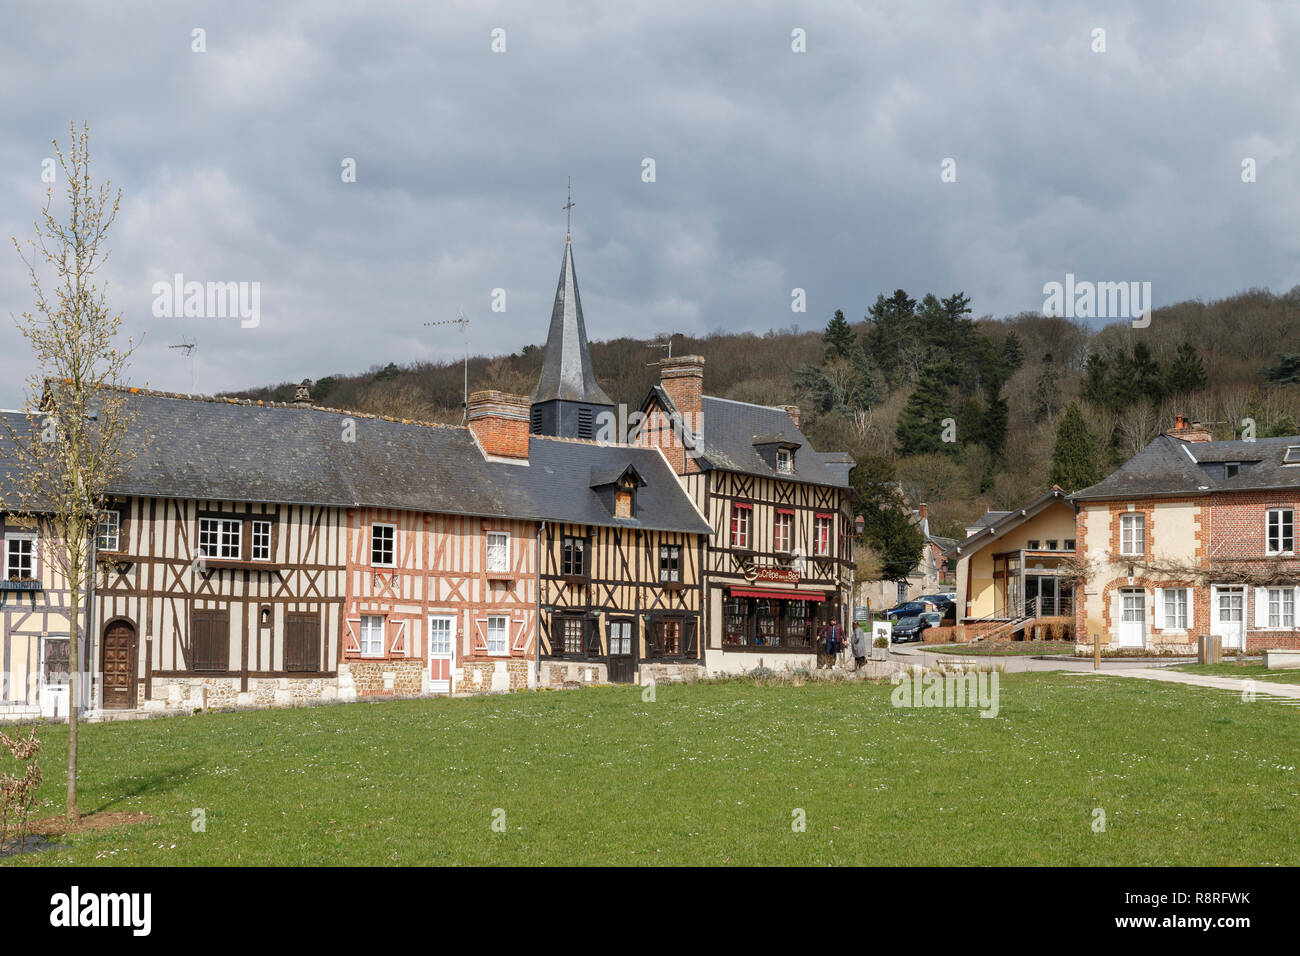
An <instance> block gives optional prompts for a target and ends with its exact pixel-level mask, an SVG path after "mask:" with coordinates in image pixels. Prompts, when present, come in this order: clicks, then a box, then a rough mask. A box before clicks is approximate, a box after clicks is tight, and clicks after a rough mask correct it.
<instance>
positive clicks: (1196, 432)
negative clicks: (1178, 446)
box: [1165, 415, 1214, 442]
mask: <svg viewBox="0 0 1300 956" xmlns="http://www.w3.org/2000/svg"><path fill="white" fill-rule="evenodd" d="M1165 434H1166V435H1168V436H1169V437H1170V438H1177V439H1179V440H1180V441H1186V442H1202V441H1214V436H1213V435H1211V434H1210V429H1209V428H1207V427H1206V426H1205V425H1202V424H1201V423H1200V422H1189V421H1188V420H1187V416H1186V415H1175V416H1174V427H1173V428H1171V429H1169V431H1167V432H1165Z"/></svg>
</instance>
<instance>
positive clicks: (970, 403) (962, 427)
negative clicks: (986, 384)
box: [957, 395, 984, 445]
mask: <svg viewBox="0 0 1300 956" xmlns="http://www.w3.org/2000/svg"><path fill="white" fill-rule="evenodd" d="M957 440H958V441H959V442H961V444H963V445H981V444H983V443H984V405H983V403H981V402H980V400H979V399H978V398H976V397H975V396H974V395H972V396H971V397H970V398H968V399H966V401H964V402H962V406H961V409H960V410H959V411H958V412H957Z"/></svg>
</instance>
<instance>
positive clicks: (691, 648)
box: [682, 617, 700, 657]
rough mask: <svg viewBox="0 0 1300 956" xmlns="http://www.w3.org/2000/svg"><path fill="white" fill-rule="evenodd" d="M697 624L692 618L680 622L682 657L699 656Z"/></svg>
mask: <svg viewBox="0 0 1300 956" xmlns="http://www.w3.org/2000/svg"><path fill="white" fill-rule="evenodd" d="M699 623H700V622H699V621H698V620H697V619H696V618H693V617H688V618H687V619H686V620H685V621H683V622H682V655H683V656H684V657H699V656H700V642H699V632H698V627H699Z"/></svg>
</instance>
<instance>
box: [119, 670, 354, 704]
mask: <svg viewBox="0 0 1300 956" xmlns="http://www.w3.org/2000/svg"><path fill="white" fill-rule="evenodd" d="M239 684H240V681H239V678H237V677H155V678H154V679H153V695H152V697H150V699H148V700H145V698H144V682H143V681H141V682H140V683H139V684H138V685H137V690H136V695H137V696H136V699H137V704H138V706H139V707H140V708H141V709H142V710H148V711H158V712H160V713H191V712H193V711H195V710H198V709H200V708H202V707H204V706H206V707H208V708H209V709H217V708H251V707H301V706H304V705H306V704H319V703H325V702H328V701H334V700H338V699H339V689H338V681H337V680H336V679H335V678H333V677H251V678H249V680H248V690H246V691H241V690H240V689H239Z"/></svg>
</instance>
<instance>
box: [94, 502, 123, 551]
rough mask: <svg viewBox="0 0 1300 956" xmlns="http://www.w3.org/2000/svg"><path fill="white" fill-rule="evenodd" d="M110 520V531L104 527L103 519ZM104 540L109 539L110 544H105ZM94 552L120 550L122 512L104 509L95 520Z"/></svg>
mask: <svg viewBox="0 0 1300 956" xmlns="http://www.w3.org/2000/svg"><path fill="white" fill-rule="evenodd" d="M108 518H112V525H113V526H112V530H111V531H110V530H108V529H106V528H105V527H104V525H105V523H106V522H105V519H108ZM105 539H111V540H112V544H111V545H108V544H105V543H104V541H105ZM95 550H96V551H121V550H122V512H120V511H118V510H117V509H116V508H105V509H104V510H103V511H101V512H100V513H99V515H98V516H97V517H96V518H95Z"/></svg>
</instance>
